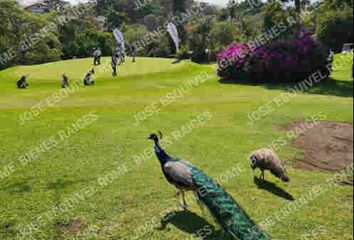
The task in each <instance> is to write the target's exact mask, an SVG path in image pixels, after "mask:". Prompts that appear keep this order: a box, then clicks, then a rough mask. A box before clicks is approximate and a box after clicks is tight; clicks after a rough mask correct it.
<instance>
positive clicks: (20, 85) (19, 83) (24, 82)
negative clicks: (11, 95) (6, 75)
mask: <svg viewBox="0 0 354 240" xmlns="http://www.w3.org/2000/svg"><path fill="white" fill-rule="evenodd" d="M27 78H28V76H25V75H23V76H22V77H21V78H20V79H19V80H18V81H17V88H20V89H25V88H27V87H28V86H29V84H28V83H27Z"/></svg>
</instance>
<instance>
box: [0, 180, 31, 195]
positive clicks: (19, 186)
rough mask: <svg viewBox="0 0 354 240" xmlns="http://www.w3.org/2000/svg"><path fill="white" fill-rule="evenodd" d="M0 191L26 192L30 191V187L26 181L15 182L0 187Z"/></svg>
mask: <svg viewBox="0 0 354 240" xmlns="http://www.w3.org/2000/svg"><path fill="white" fill-rule="evenodd" d="M0 190H1V191H6V192H10V193H28V192H31V191H32V189H31V187H30V186H29V185H28V184H27V183H26V182H16V183H12V184H11V185H7V186H4V187H1V188H0Z"/></svg>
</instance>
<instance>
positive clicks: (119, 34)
mask: <svg viewBox="0 0 354 240" xmlns="http://www.w3.org/2000/svg"><path fill="white" fill-rule="evenodd" d="M113 35H114V37H115V38H116V40H117V42H118V43H119V44H121V46H122V50H123V52H124V50H125V41H124V36H123V33H122V32H121V31H119V30H118V29H117V28H116V29H114V30H113Z"/></svg>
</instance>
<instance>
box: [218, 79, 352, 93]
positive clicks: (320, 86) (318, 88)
mask: <svg viewBox="0 0 354 240" xmlns="http://www.w3.org/2000/svg"><path fill="white" fill-rule="evenodd" d="M219 82H220V83H222V84H239V85H250V86H260V87H264V88H267V89H272V90H284V91H287V90H289V89H302V88H301V87H300V85H299V84H300V82H298V83H294V82H293V83H264V82H263V83H262V82H258V83H257V82H253V81H250V80H247V79H240V80H229V79H221V80H220V81H219ZM303 92H304V93H310V94H318V95H329V96H337V97H348V98H351V97H353V81H343V80H339V79H334V78H328V79H327V80H324V81H322V82H320V83H314V85H313V86H312V87H308V88H307V89H305V90H304V91H303Z"/></svg>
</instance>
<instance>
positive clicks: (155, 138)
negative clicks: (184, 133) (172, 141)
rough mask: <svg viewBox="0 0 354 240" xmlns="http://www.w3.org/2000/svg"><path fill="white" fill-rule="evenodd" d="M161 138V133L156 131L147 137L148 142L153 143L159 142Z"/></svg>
mask: <svg viewBox="0 0 354 240" xmlns="http://www.w3.org/2000/svg"><path fill="white" fill-rule="evenodd" d="M162 137H163V135H162V132H161V131H158V133H157V134H156V133H151V134H150V136H149V137H148V139H149V140H153V141H155V142H158V141H159V140H161V139H162Z"/></svg>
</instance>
